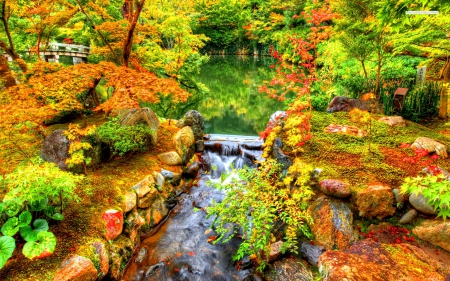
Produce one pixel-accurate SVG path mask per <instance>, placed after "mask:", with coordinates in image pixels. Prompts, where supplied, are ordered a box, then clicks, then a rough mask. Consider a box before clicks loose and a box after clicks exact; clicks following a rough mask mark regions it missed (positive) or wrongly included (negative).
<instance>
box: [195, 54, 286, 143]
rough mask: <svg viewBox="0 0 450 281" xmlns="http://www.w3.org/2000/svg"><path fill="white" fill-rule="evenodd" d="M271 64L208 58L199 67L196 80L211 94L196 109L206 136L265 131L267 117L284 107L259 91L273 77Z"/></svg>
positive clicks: (251, 59) (236, 58) (252, 59)
mask: <svg viewBox="0 0 450 281" xmlns="http://www.w3.org/2000/svg"><path fill="white" fill-rule="evenodd" d="M272 63H273V60H272V59H271V58H258V57H248V56H246V57H242V56H211V57H210V61H209V63H207V64H204V65H202V70H201V73H200V75H198V77H196V80H197V81H198V82H201V83H203V84H205V86H207V87H208V88H209V90H210V95H209V96H208V97H207V98H206V99H205V100H204V101H203V102H202V103H201V104H200V105H199V107H198V109H197V110H198V111H200V112H201V114H202V115H203V117H204V118H205V133H208V134H209V133H215V134H232V135H249V136H250V135H257V134H258V132H261V131H263V130H264V129H265V126H266V125H267V121H268V119H269V117H270V115H271V114H272V113H273V112H275V111H277V110H282V109H283V108H284V106H283V103H281V102H279V101H275V100H272V99H268V98H267V97H266V95H265V94H263V93H259V92H258V87H259V86H261V85H262V84H263V81H270V79H271V78H272V77H273V75H274V70H273V69H271V68H270V65H271V64H272Z"/></svg>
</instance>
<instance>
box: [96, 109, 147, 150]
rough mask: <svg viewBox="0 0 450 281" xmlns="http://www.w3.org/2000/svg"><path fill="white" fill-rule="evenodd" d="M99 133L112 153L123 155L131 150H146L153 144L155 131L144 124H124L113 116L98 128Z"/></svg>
mask: <svg viewBox="0 0 450 281" xmlns="http://www.w3.org/2000/svg"><path fill="white" fill-rule="evenodd" d="M96 132H97V134H98V135H99V136H100V139H101V141H102V142H104V143H106V144H107V145H108V146H109V148H110V150H111V153H112V155H119V156H123V155H125V154H126V153H129V152H145V151H146V150H147V149H148V148H149V146H150V144H151V135H152V134H153V131H152V130H151V129H150V128H149V127H148V126H146V125H144V124H138V125H133V126H122V125H120V123H119V122H118V118H112V119H111V120H110V121H108V122H105V123H104V124H103V125H101V126H100V127H98V128H97V130H96Z"/></svg>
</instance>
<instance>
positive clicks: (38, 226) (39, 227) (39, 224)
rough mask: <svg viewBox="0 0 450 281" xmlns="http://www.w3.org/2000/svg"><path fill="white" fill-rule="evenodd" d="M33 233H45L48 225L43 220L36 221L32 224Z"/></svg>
mask: <svg viewBox="0 0 450 281" xmlns="http://www.w3.org/2000/svg"><path fill="white" fill-rule="evenodd" d="M33 226H34V228H35V229H34V231H36V232H41V231H47V230H48V223H47V221H46V220H44V219H37V220H35V221H34V222H33Z"/></svg>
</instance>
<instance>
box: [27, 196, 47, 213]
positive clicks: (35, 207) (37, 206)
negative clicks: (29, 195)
mask: <svg viewBox="0 0 450 281" xmlns="http://www.w3.org/2000/svg"><path fill="white" fill-rule="evenodd" d="M47 204H48V198H45V199H41V200H36V201H32V202H31V203H30V208H31V210H32V211H35V212H38V211H42V210H43V209H44V208H45V207H46V206H47Z"/></svg>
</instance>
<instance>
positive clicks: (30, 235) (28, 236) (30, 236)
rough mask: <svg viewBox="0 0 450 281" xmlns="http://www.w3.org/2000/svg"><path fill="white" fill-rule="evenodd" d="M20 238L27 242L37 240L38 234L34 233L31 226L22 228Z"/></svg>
mask: <svg viewBox="0 0 450 281" xmlns="http://www.w3.org/2000/svg"><path fill="white" fill-rule="evenodd" d="M20 236H22V238H23V239H25V241H27V242H29V241H36V240H37V232H36V231H34V230H33V229H32V228H31V226H29V225H26V226H24V227H22V228H20Z"/></svg>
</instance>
